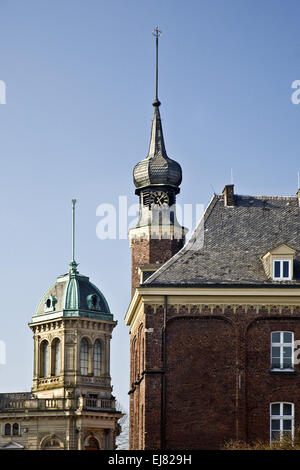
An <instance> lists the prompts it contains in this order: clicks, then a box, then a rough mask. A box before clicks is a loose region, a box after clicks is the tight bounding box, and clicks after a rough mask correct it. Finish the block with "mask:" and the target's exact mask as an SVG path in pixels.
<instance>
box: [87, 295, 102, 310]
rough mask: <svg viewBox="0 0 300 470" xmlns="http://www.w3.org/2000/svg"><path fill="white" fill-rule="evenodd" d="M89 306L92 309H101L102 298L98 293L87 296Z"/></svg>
mask: <svg viewBox="0 0 300 470" xmlns="http://www.w3.org/2000/svg"><path fill="white" fill-rule="evenodd" d="M87 304H88V308H89V309H91V310H100V299H99V296H98V295H97V294H91V295H88V296H87Z"/></svg>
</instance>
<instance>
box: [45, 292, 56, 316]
mask: <svg viewBox="0 0 300 470" xmlns="http://www.w3.org/2000/svg"><path fill="white" fill-rule="evenodd" d="M56 302H57V299H56V297H54V295H49V296H48V297H47V298H46V300H45V307H44V311H45V312H54V310H55V304H56Z"/></svg>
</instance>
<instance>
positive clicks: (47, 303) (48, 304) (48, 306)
mask: <svg viewBox="0 0 300 470" xmlns="http://www.w3.org/2000/svg"><path fill="white" fill-rule="evenodd" d="M46 307H47V308H50V307H51V299H47V301H46Z"/></svg>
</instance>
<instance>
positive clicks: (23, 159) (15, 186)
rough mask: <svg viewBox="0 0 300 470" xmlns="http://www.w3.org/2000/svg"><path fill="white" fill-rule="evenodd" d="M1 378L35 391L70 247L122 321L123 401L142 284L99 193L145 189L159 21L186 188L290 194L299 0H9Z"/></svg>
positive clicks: (1, 5) (170, 118) (299, 120)
mask: <svg viewBox="0 0 300 470" xmlns="http://www.w3.org/2000/svg"><path fill="white" fill-rule="evenodd" d="M0 21H1V27H0V80H4V81H5V83H6V85H7V104H6V105H0V156H1V159H0V165H1V169H0V191H1V205H0V216H1V232H0V240H1V244H0V250H1V265H0V267H1V269H0V278H1V305H0V319H1V321H0V340H3V341H5V342H6V344H7V364H6V365H5V366H3V365H0V391H22V390H29V389H30V387H31V379H32V357H33V342H32V335H31V332H30V330H29V328H28V327H27V323H28V322H29V321H30V318H31V315H32V314H33V312H34V310H35V307H36V304H37V303H38V301H39V298H40V297H41V295H42V294H43V292H44V291H45V290H46V289H47V288H48V287H49V286H50V285H51V284H52V283H53V281H55V279H56V277H57V276H58V275H60V274H62V273H64V272H66V269H67V264H68V262H69V261H70V257H71V237H70V216H71V209H70V207H71V206H70V200H71V198H73V197H76V198H78V200H79V203H78V206H77V259H78V261H79V262H80V272H81V273H83V274H86V275H89V276H90V278H91V280H92V282H94V283H95V284H96V285H97V286H99V288H100V289H101V290H102V291H103V293H104V294H105V296H106V298H107V300H108V302H109V305H110V307H111V310H112V312H113V313H114V315H115V319H117V320H118V326H117V328H116V329H115V331H114V335H113V341H112V364H111V372H112V380H113V384H114V393H115V394H116V396H117V398H118V399H119V400H120V401H121V402H122V403H123V405H124V406H126V405H127V391H128V387H129V351H128V350H129V347H128V346H129V341H128V339H129V338H128V329H127V327H126V326H125V325H124V315H125V312H126V309H127V306H128V303H129V300H130V299H129V297H130V250H129V246H128V241H127V240H110V241H108V240H104V241H101V240H99V239H98V238H97V237H96V224H97V222H98V220H99V219H98V218H97V217H96V208H97V206H98V205H99V204H101V203H103V202H107V203H112V204H117V201H118V196H119V195H128V198H129V202H135V201H136V196H135V195H134V187H133V183H132V169H133V166H134V165H135V164H136V163H137V162H138V161H139V160H141V159H142V158H144V157H145V155H146V154H147V150H148V142H149V136H150V125H151V118H152V106H151V102H152V99H153V97H154V41H153V37H152V35H151V31H152V29H153V27H154V26H155V25H156V24H158V25H159V27H160V29H161V30H162V31H163V35H162V38H161V43H160V44H161V46H160V94H159V95H160V100H161V102H162V106H161V114H162V118H163V125H164V133H165V139H166V147H167V151H168V154H169V156H170V157H173V158H175V159H176V160H177V161H179V162H180V163H181V165H182V169H183V183H182V186H181V194H180V196H179V198H178V201H179V202H181V203H193V204H195V203H204V204H206V203H207V202H208V200H209V199H210V197H211V195H212V191H213V189H212V188H214V190H215V191H216V192H218V193H219V192H221V191H222V189H223V186H224V184H226V183H229V182H230V168H233V173H234V183H235V187H236V191H237V193H239V194H268V195H293V194H295V192H296V190H297V172H298V171H299V170H300V161H299V156H300V148H299V136H300V105H298V106H296V105H294V104H292V102H291V94H292V89H291V84H292V82H293V81H294V80H296V79H300V35H299V26H300V3H299V1H298V0H289V1H288V2H287V1H285V0H226V1H225V0H223V1H222V0H202V1H199V0H186V1H184V2H183V1H182V0H180V1H179V0H152V1H151V2H150V1H146V0H126V1H124V0H105V1H104V0H51V1H50V0H43V1H41V0H27V1H26V2H25V1H24V0H0Z"/></svg>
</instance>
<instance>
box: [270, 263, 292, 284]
mask: <svg viewBox="0 0 300 470" xmlns="http://www.w3.org/2000/svg"><path fill="white" fill-rule="evenodd" d="M290 264H291V262H290V261H287V260H276V261H274V262H273V279H275V280H284V279H286V280H289V279H291V267H290Z"/></svg>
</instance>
